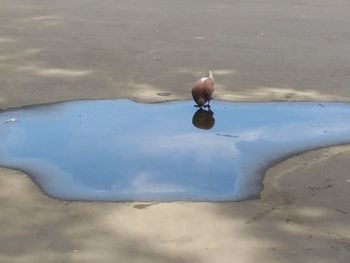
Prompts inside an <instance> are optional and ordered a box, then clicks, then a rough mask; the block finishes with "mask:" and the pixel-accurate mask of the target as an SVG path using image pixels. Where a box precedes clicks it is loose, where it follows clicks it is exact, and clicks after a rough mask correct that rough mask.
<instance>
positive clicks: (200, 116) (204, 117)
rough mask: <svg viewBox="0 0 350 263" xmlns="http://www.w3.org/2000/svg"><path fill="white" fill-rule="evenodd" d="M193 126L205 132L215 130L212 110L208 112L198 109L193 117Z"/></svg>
mask: <svg viewBox="0 0 350 263" xmlns="http://www.w3.org/2000/svg"><path fill="white" fill-rule="evenodd" d="M192 124H193V126H195V127H197V128H198V129H203V130H209V129H211V128H213V127H214V125H215V118H214V112H213V111H212V110H211V109H210V108H209V109H208V110H204V109H202V108H200V109H198V110H197V111H196V112H195V114H194V115H193V117H192Z"/></svg>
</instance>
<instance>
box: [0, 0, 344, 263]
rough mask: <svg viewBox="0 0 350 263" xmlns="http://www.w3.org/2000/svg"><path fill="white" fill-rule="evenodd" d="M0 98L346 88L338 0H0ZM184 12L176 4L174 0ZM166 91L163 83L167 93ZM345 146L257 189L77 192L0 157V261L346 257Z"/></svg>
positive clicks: (21, 100) (302, 96)
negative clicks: (170, 195)
mask: <svg viewBox="0 0 350 263" xmlns="http://www.w3.org/2000/svg"><path fill="white" fill-rule="evenodd" d="M0 7H1V8H0V109H6V108H11V107H17V106H23V105H32V104H40V103H47V102H54V101H63V100H72V99H80V98H119V97H128V98H131V99H135V100H140V101H161V100H173V99H188V98H190V94H189V89H190V87H191V86H192V84H193V81H194V80H195V79H196V78H197V77H199V76H200V75H201V74H202V73H203V71H205V70H207V69H208V68H211V69H212V70H213V71H214V73H215V76H216V81H217V90H216V93H215V94H216V95H215V96H216V98H222V99H230V100H248V101H256V100H328V101H330V100H338V101H340V100H341V101H349V100H350V89H349V88H348V84H349V80H350V79H349V76H350V45H349V41H350V35H349V32H348V29H349V28H350V16H349V10H350V3H349V2H348V1H346V0H344V1H342V0H337V1H326V0H321V1H317V3H315V2H314V1H305V0H302V1H296V2H288V1H287V2H284V3H281V1H277V0H272V1H255V0H253V1H224V0H219V1H206V0H205V1H195V0H193V1H161V0H158V1H157V0H150V1H129V0H128V1H127V0H125V1H82V0H75V1H67V0H62V1H40V0H28V1H19V0H0ZM185 11H186V12H185ZM167 93H170V94H167ZM349 170H350V147H349V146H339V147H332V148H327V149H321V150H318V151H313V152H309V153H305V154H302V155H300V156H296V157H293V158H291V159H289V160H286V161H284V162H282V163H280V164H278V165H277V166H275V167H273V168H271V169H269V170H268V171H267V173H266V177H265V180H264V185H265V189H264V191H263V192H262V194H261V199H259V200H251V201H244V202H238V203H186V202H175V203H157V204H153V203H146V204H144V203H83V202H65V201H58V200H55V199H52V198H49V197H47V196H45V195H44V194H43V193H42V192H40V190H39V189H38V188H37V186H36V185H34V184H33V183H32V182H31V180H30V178H28V177H27V176H26V175H25V174H23V173H21V172H17V171H14V170H8V169H1V170H0V211H1V212H0V233H1V235H0V262H97V261H100V262H239V263H250V262H254V263H255V262H262V263H263V262H293V263H294V262H318V263H322V262H344V263H348V262H350V202H349V201H350V195H349V190H350V175H349V172H348V171H349Z"/></svg>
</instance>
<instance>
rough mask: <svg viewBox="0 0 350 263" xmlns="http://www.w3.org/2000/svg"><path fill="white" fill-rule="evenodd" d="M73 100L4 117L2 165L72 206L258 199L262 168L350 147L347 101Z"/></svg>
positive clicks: (0, 134) (0, 150)
mask: <svg viewBox="0 0 350 263" xmlns="http://www.w3.org/2000/svg"><path fill="white" fill-rule="evenodd" d="M212 104H213V105H212V112H210V111H203V110H199V111H197V109H195V108H194V107H193V102H192V101H183V102H171V103H160V104H141V103H136V102H132V101H129V100H97V101H75V102H65V103H58V104H52V105H46V106H38V107H28V108H23V109H14V110H9V111H4V112H1V113H0V165H2V166H6V167H12V168H16V169H20V170H23V171H25V172H26V173H28V174H29V175H30V176H31V177H32V178H33V180H34V181H35V182H36V183H37V184H38V185H39V186H40V187H41V189H42V190H43V191H45V192H46V193H47V194H48V195H50V196H53V197H56V198H59V199H65V200H88V201H90V200H101V201H126V200H138V201H175V200H195V201H205V200H209V201H228V200H244V199H248V198H254V197H257V196H258V195H259V192H260V191H261V189H262V179H263V174H264V170H265V169H266V168H267V167H268V166H269V165H270V164H271V163H273V162H275V161H277V160H281V159H283V158H286V157H287V156H290V155H292V154H296V153H299V152H303V151H307V150H311V149H316V148H320V147H324V146H329V145H335V144H342V143H347V142H350V122H349V120H350V118H349V116H350V106H349V105H348V104H341V103H322V104H321V103H287V102H285V103H233V102H220V101H214V102H213V103H212Z"/></svg>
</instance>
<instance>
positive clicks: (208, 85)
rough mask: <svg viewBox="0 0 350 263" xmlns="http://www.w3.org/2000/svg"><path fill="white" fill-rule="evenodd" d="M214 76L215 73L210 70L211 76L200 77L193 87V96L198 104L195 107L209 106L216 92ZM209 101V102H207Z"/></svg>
mask: <svg viewBox="0 0 350 263" xmlns="http://www.w3.org/2000/svg"><path fill="white" fill-rule="evenodd" d="M214 86H215V84H214V78H213V73H212V72H211V70H209V76H208V77H205V76H203V77H202V78H200V79H199V80H198V81H197V82H196V83H195V84H194V86H193V88H192V97H193V100H194V101H195V102H196V104H197V105H195V107H199V108H202V107H208V108H210V105H209V102H210V100H211V99H212V95H213V93H214ZM206 103H207V104H206Z"/></svg>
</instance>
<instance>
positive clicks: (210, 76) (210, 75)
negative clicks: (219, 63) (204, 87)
mask: <svg viewBox="0 0 350 263" xmlns="http://www.w3.org/2000/svg"><path fill="white" fill-rule="evenodd" d="M209 78H212V79H214V78H213V73H212V72H211V70H210V69H209Z"/></svg>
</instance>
